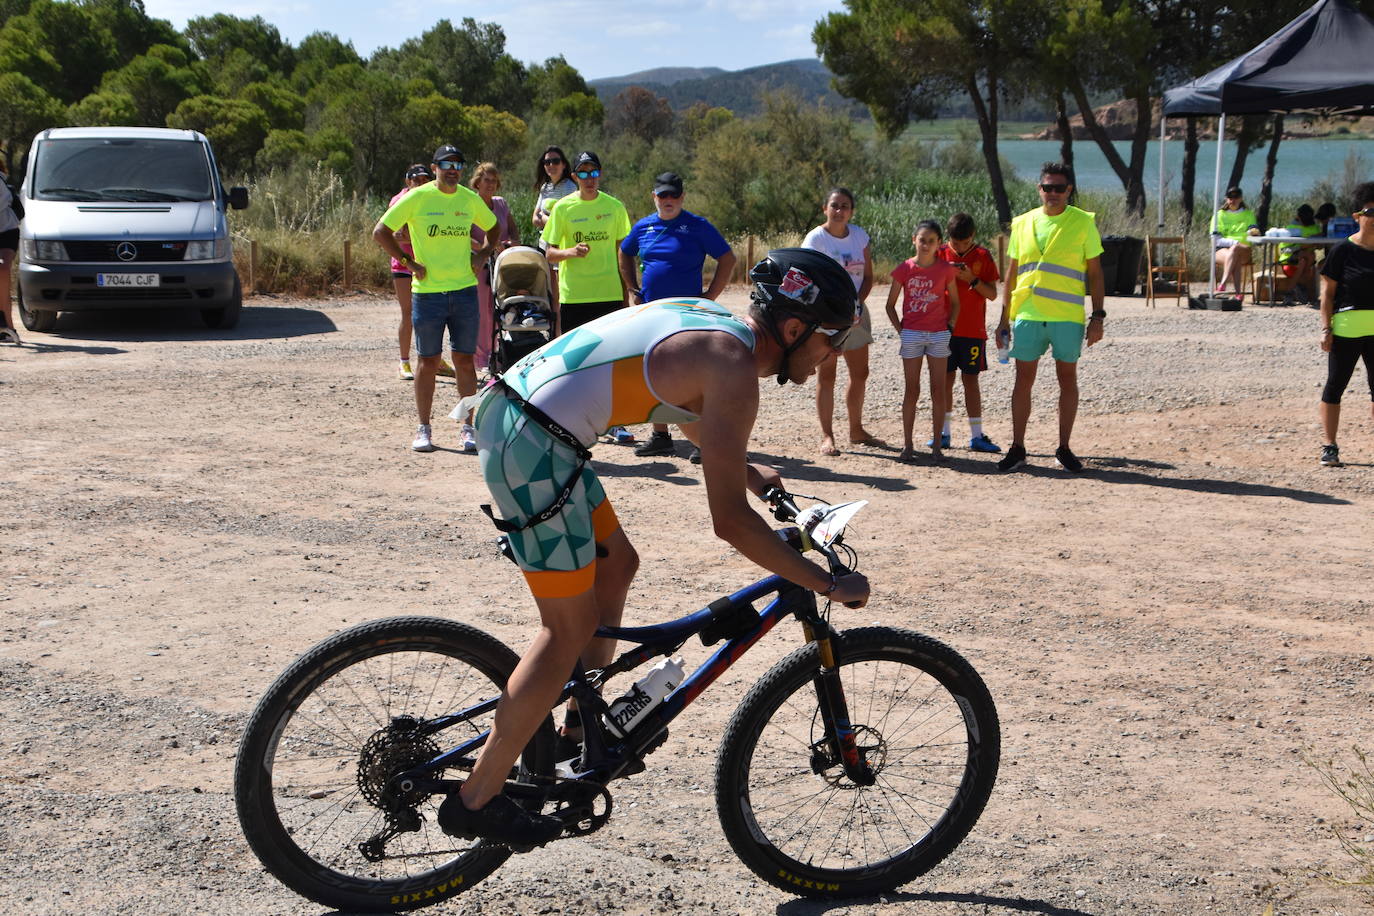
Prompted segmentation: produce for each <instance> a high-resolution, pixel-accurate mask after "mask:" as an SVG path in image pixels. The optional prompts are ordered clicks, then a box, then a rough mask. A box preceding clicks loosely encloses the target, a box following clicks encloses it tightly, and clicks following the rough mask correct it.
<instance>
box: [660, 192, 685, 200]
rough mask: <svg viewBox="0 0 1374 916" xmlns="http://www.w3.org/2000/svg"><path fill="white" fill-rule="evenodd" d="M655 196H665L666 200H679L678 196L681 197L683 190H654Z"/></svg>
mask: <svg viewBox="0 0 1374 916" xmlns="http://www.w3.org/2000/svg"><path fill="white" fill-rule="evenodd" d="M654 196H655V197H661V198H663V199H664V200H677V199H678V198H680V197H681V196H682V192H681V191H656V192H654Z"/></svg>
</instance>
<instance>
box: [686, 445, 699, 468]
mask: <svg viewBox="0 0 1374 916" xmlns="http://www.w3.org/2000/svg"><path fill="white" fill-rule="evenodd" d="M687 460H688V461H690V462H692V464H701V449H700V448H699V447H697V448H693V449H692V454H690V455H688V456H687Z"/></svg>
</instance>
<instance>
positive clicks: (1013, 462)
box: [997, 445, 1026, 471]
mask: <svg viewBox="0 0 1374 916" xmlns="http://www.w3.org/2000/svg"><path fill="white" fill-rule="evenodd" d="M1025 463H1026V447H1025V446H1024V445H1013V446H1011V447H1009V448H1008V449H1007V453H1006V455H1004V456H1003V457H1002V460H1001V461H999V462H997V470H999V471H1010V470H1013V469H1015V468H1019V467H1020V466H1021V465H1023V464H1025Z"/></svg>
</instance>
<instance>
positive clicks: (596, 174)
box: [573, 169, 601, 181]
mask: <svg viewBox="0 0 1374 916" xmlns="http://www.w3.org/2000/svg"><path fill="white" fill-rule="evenodd" d="M573 174H574V175H576V176H577V177H578V178H581V179H582V180H583V181H586V180H587V179H588V178H600V177H601V169H583V170H582V171H580V172H573Z"/></svg>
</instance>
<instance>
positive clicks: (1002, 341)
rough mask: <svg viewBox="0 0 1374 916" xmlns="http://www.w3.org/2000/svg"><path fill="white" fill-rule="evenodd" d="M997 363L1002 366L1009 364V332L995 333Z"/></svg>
mask: <svg viewBox="0 0 1374 916" xmlns="http://www.w3.org/2000/svg"><path fill="white" fill-rule="evenodd" d="M997 361H998V362H999V363H1001V364H1002V365H1004V366H1005V365H1006V364H1007V363H1009V362H1011V332H1010V331H998V332H997Z"/></svg>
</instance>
